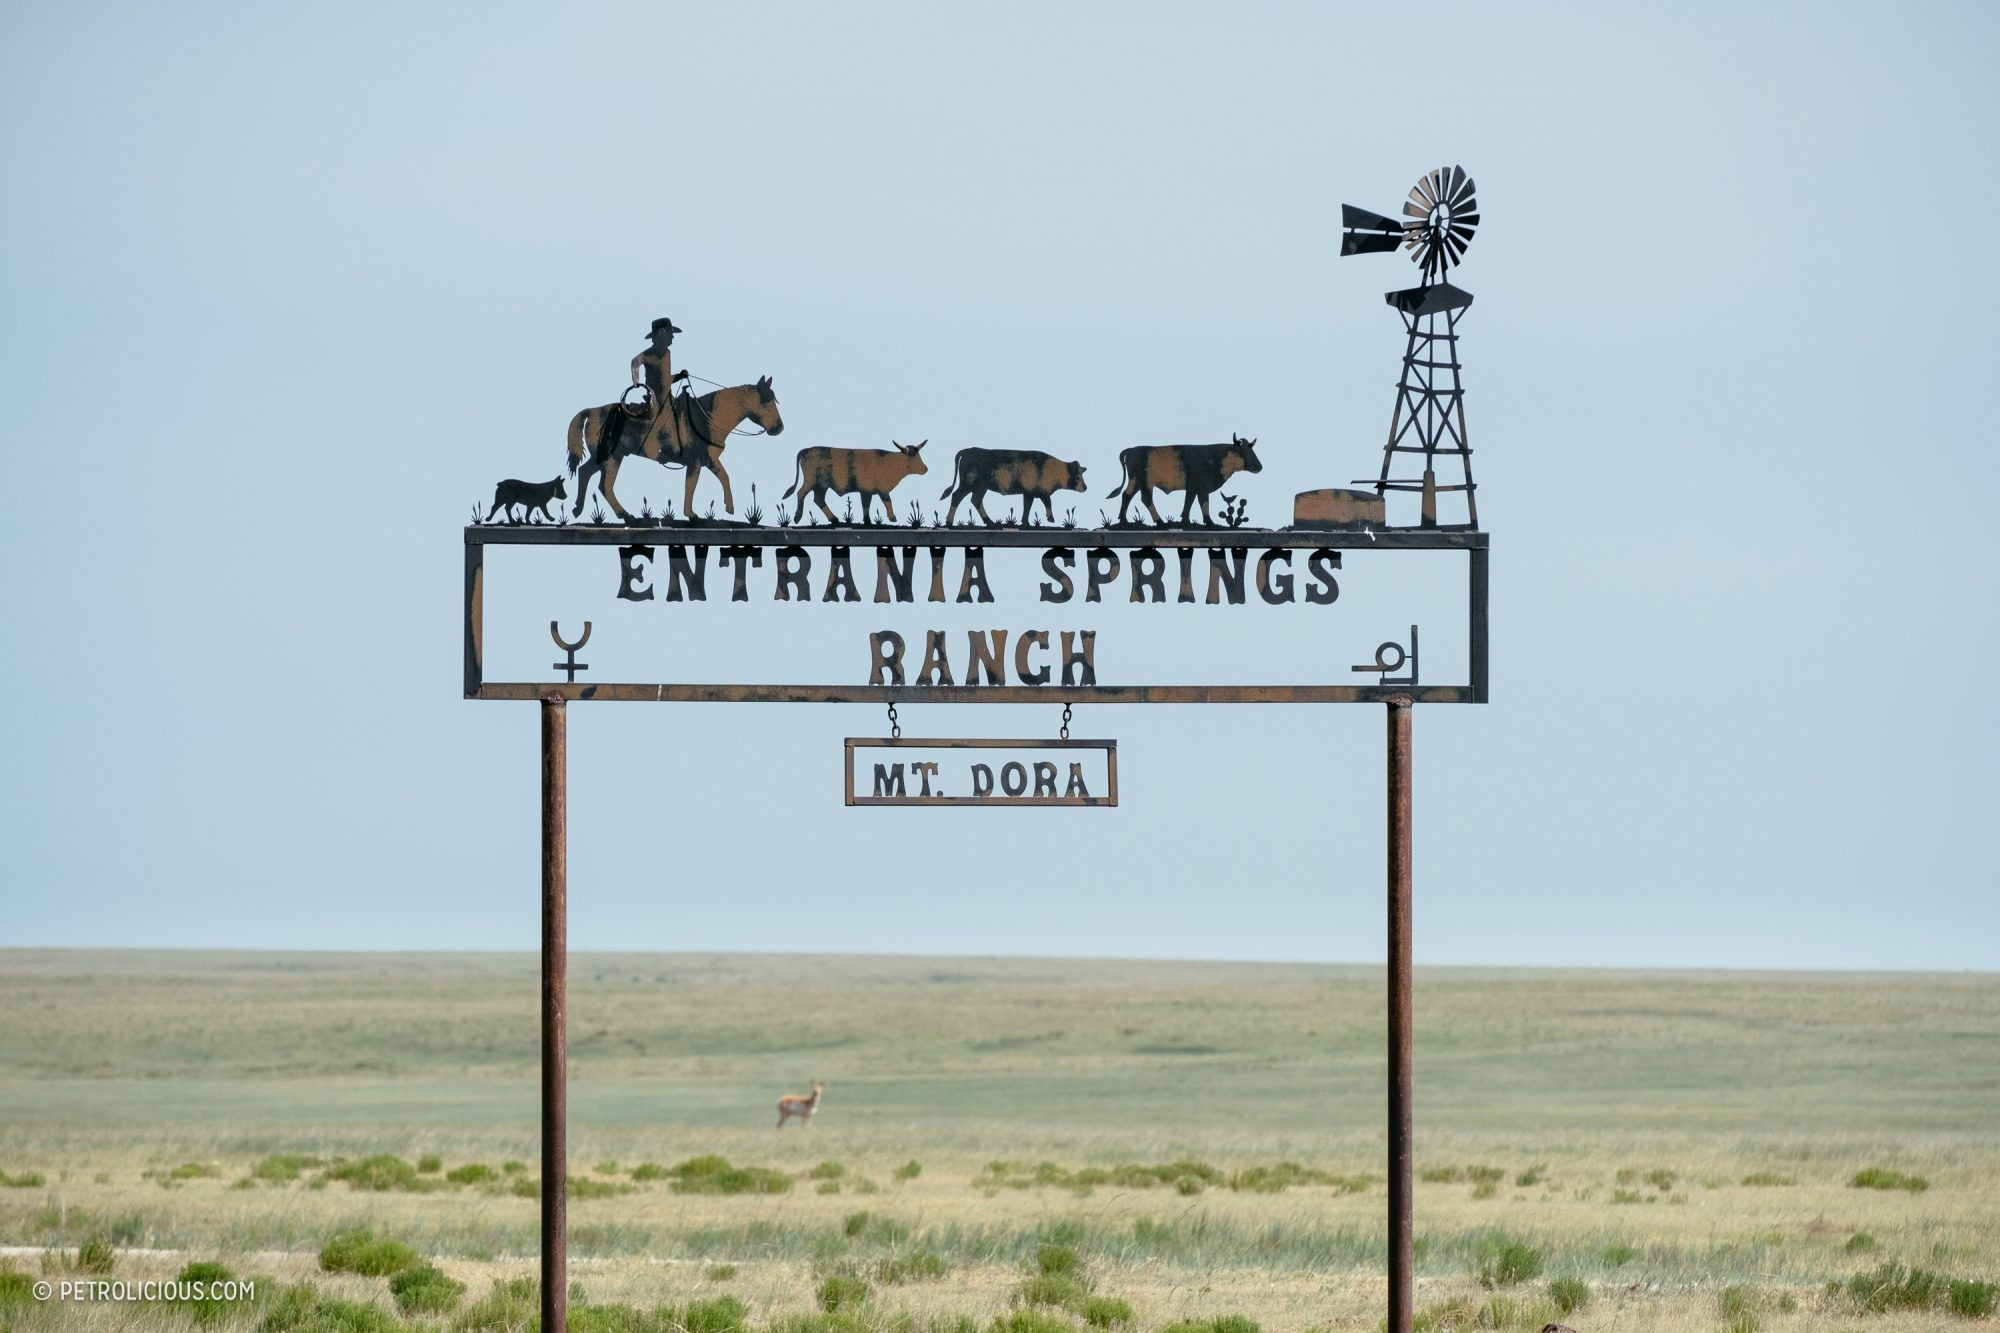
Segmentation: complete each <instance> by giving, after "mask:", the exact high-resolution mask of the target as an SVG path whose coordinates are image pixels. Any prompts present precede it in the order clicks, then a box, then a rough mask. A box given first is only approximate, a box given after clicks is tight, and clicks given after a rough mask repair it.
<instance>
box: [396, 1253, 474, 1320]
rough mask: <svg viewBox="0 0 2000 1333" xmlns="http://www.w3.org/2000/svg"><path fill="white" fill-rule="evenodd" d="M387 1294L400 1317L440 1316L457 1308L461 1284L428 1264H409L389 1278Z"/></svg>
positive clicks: (462, 1289) (462, 1285) (463, 1290)
mask: <svg viewBox="0 0 2000 1333" xmlns="http://www.w3.org/2000/svg"><path fill="white" fill-rule="evenodd" d="M389 1294H390V1295H391V1296H394V1297H395V1298H396V1308H397V1309H398V1310H401V1311H402V1312H403V1313H404V1314H443V1313H444V1312H445V1311H447V1310H451V1309H454V1308H456V1307H457V1305H458V1298H459V1297H461V1296H463V1295H465V1284H464V1283H463V1282H460V1281H457V1280H456V1279H454V1278H450V1277H447V1276H445V1275H444V1274H443V1273H441V1272H439V1271H438V1270H437V1269H436V1268H434V1267H433V1266H431V1265H430V1264H413V1265H411V1266H410V1267H408V1268H405V1269H403V1270H402V1271H401V1272H399V1273H396V1274H395V1275H393V1276H392V1277H390V1279H389Z"/></svg>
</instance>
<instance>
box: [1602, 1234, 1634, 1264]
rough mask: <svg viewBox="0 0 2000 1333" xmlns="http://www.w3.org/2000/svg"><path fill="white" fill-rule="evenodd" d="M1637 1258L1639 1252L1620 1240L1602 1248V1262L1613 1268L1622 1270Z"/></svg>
mask: <svg viewBox="0 0 2000 1333" xmlns="http://www.w3.org/2000/svg"><path fill="white" fill-rule="evenodd" d="M1638 1257H1639V1251H1637V1250H1636V1249H1634V1248H1632V1247H1631V1246H1630V1245H1627V1244H1626V1243H1625V1242H1624V1241H1622V1240H1619V1241H1613V1242H1612V1243H1611V1244H1609V1245H1607V1246H1605V1247H1604V1254H1603V1259H1604V1262H1605V1263H1607V1264H1609V1265H1610V1266H1611V1267H1613V1268H1623V1267H1624V1266H1625V1265H1626V1264H1629V1263H1631V1262H1632V1261H1633V1260H1634V1259H1636V1258H1638Z"/></svg>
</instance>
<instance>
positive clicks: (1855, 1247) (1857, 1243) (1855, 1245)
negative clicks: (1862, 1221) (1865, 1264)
mask: <svg viewBox="0 0 2000 1333" xmlns="http://www.w3.org/2000/svg"><path fill="white" fill-rule="evenodd" d="M1841 1248H1842V1249H1844V1250H1846V1251H1847V1252H1848V1253H1849V1254H1863V1253H1866V1252H1867V1251H1869V1250H1872V1249H1874V1248H1875V1238H1874V1237H1873V1236H1871V1235H1869V1234H1868V1233H1867V1232H1865V1231H1857V1232H1855V1233H1854V1234H1853V1235H1851V1236H1849V1237H1848V1238H1847V1244H1846V1245H1844V1246H1842V1247H1841Z"/></svg>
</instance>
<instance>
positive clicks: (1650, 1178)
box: [1646, 1166, 1674, 1194]
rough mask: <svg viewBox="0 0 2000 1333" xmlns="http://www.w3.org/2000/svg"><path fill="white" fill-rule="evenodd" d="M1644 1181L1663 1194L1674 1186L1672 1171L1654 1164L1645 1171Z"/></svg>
mask: <svg viewBox="0 0 2000 1333" xmlns="http://www.w3.org/2000/svg"><path fill="white" fill-rule="evenodd" d="M1646 1183H1647V1184H1648V1185H1651V1186H1652V1187H1653V1188H1654V1189H1656V1190H1658V1191H1659V1192H1660V1193H1662V1194H1665V1193H1666V1192H1667V1191H1668V1190H1670V1189H1672V1188H1673V1187H1674V1173H1673V1172H1671V1171H1669V1170H1667V1169H1666V1168H1665V1167H1663V1166H1656V1167H1654V1168H1653V1169H1652V1170H1651V1171H1648V1172H1647V1173H1646Z"/></svg>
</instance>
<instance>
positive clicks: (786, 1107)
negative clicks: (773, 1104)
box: [778, 1080, 820, 1129]
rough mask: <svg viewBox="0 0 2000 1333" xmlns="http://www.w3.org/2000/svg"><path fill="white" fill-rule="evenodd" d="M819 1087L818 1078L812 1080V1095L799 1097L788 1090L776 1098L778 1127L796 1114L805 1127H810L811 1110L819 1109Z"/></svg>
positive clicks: (781, 1126) (811, 1119) (782, 1126)
mask: <svg viewBox="0 0 2000 1333" xmlns="http://www.w3.org/2000/svg"><path fill="white" fill-rule="evenodd" d="M819 1088H820V1085H819V1082H818V1080H814V1082H813V1090H812V1096H810V1097H801V1096H800V1095H799V1094H798V1093H796V1092H788V1093H786V1094H785V1095H784V1096H782V1097H780V1098H778V1128H779V1129H783V1128H784V1127H785V1122H786V1121H787V1120H790V1119H791V1118H792V1117H793V1116H797V1117H798V1118H799V1121H800V1123H801V1124H803V1125H804V1126H805V1128H807V1129H811V1128H812V1122H813V1112H814V1111H817V1110H819Z"/></svg>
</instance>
